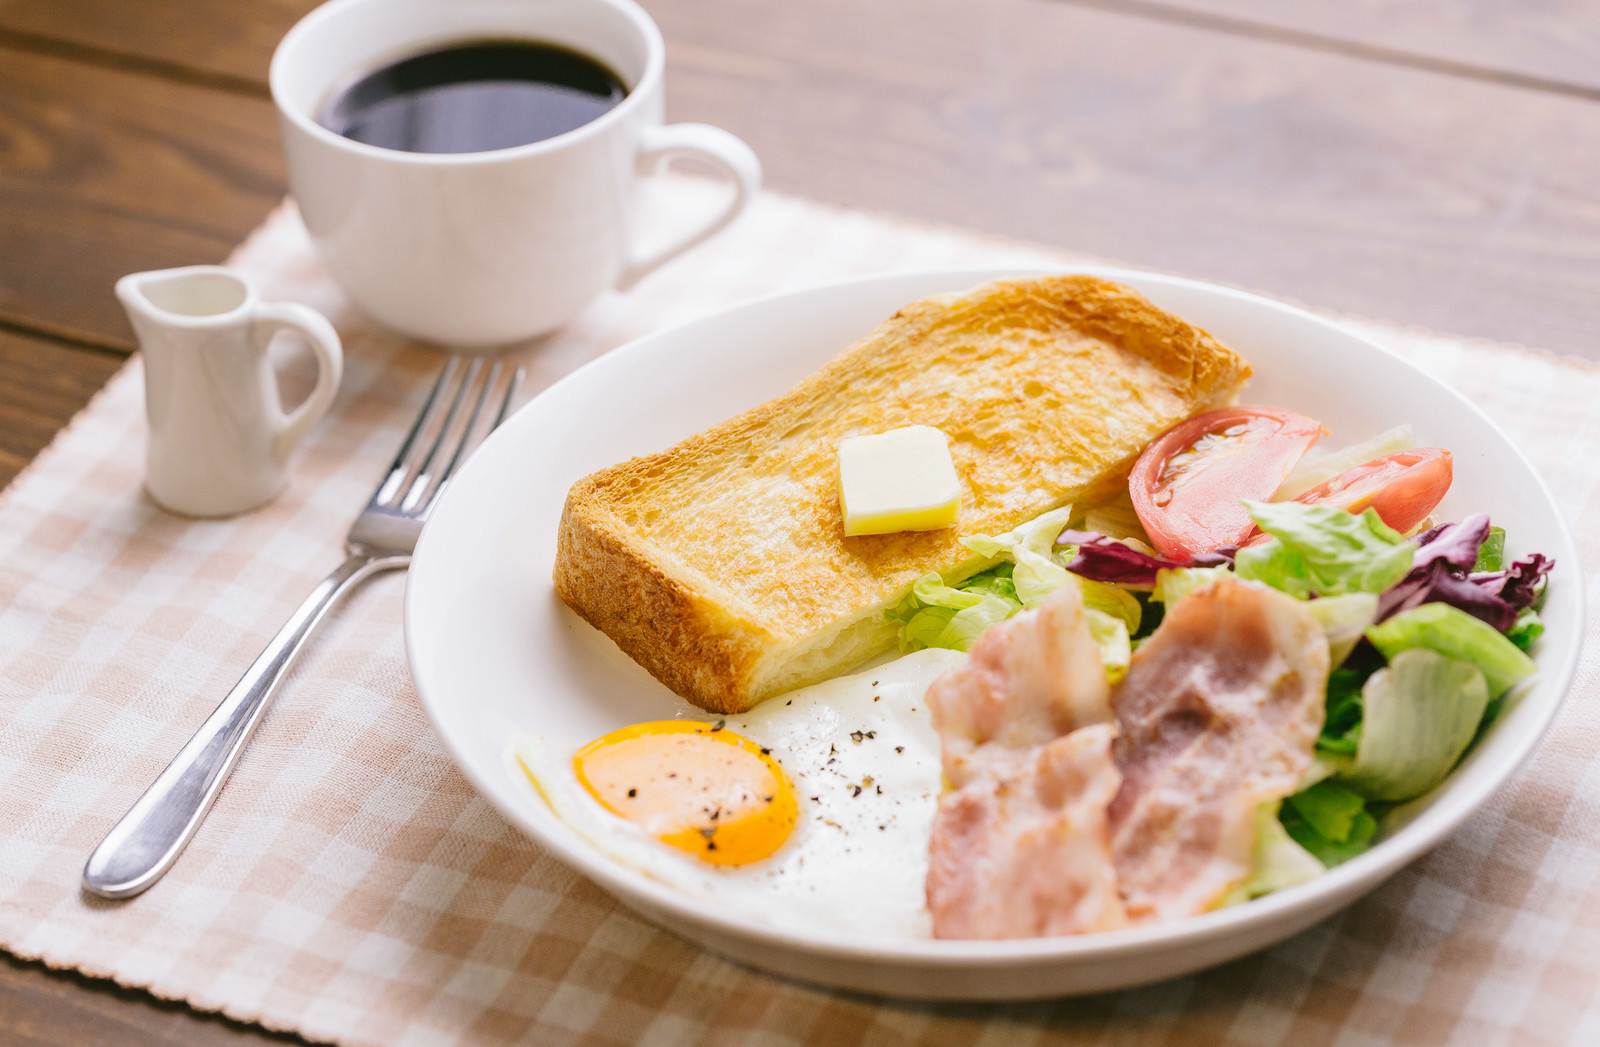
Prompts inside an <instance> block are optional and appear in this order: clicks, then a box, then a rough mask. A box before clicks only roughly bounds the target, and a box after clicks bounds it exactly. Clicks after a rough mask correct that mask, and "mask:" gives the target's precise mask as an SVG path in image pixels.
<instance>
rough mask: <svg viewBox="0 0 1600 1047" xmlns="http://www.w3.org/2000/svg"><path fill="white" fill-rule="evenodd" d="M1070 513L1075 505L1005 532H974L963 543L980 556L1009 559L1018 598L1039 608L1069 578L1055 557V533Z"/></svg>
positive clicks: (1027, 604)
mask: <svg viewBox="0 0 1600 1047" xmlns="http://www.w3.org/2000/svg"><path fill="white" fill-rule="evenodd" d="M1071 516H1072V507H1071V506H1070V505H1064V506H1062V507H1061V508H1060V509H1052V510H1051V511H1050V512H1048V513H1045V514H1044V515H1043V516H1039V517H1035V518H1034V519H1032V520H1030V521H1028V522H1027V523H1025V524H1023V525H1022V526H1020V527H1017V528H1015V529H1014V530H1011V531H1007V532H1006V533H1005V534H1002V535H998V536H995V537H990V536H989V535H986V534H975V535H972V536H971V537H969V538H963V539H961V544H962V545H964V546H966V547H967V548H968V549H971V550H972V551H973V552H975V553H977V554H978V555H979V556H989V557H994V556H1000V557H1005V558H1006V559H1009V560H1010V561H1011V562H1012V564H1013V567H1012V571H1011V580H1012V583H1013V584H1014V585H1015V586H1016V591H1017V599H1019V600H1021V601H1022V606H1024V607H1037V606H1039V604H1041V603H1043V602H1044V601H1045V598H1046V597H1048V596H1049V595H1050V594H1051V593H1053V592H1055V591H1056V588H1057V587H1058V586H1059V585H1060V584H1061V583H1062V582H1063V581H1065V580H1066V578H1067V569H1066V568H1065V567H1063V566H1062V565H1061V563H1060V561H1059V560H1057V559H1056V536H1057V535H1059V534H1060V533H1061V531H1062V529H1063V528H1065V527H1066V526H1067V520H1068V519H1069V518H1070V517H1071Z"/></svg>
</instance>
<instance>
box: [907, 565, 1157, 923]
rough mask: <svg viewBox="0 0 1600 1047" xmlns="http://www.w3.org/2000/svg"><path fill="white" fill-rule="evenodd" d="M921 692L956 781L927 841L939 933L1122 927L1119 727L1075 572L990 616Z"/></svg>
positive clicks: (950, 776)
mask: <svg viewBox="0 0 1600 1047" xmlns="http://www.w3.org/2000/svg"><path fill="white" fill-rule="evenodd" d="M927 700H928V705H929V708H930V709H931V710H932V712H933V723H934V727H935V728H936V729H937V730H938V731H939V734H940V738H941V740H942V742H943V752H944V770H945V777H946V778H947V779H949V781H950V783H951V785H952V786H954V787H955V788H954V791H953V792H947V793H945V794H944V796H942V797H941V798H940V800H939V812H938V815H937V816H936V817H935V819H934V825H933V835H932V838H931V840H930V842H929V851H930V853H929V869H928V880H927V896H928V909H929V911H930V912H931V913H932V915H933V933H934V936H935V937H939V938H1025V937H1036V936H1039V935H1046V934H1075V933H1080V932H1083V931H1097V930H1106V929H1110V928H1113V927H1121V926H1123V925H1124V924H1125V923H1126V922H1127V918H1126V916H1125V915H1124V913H1123V907H1122V901H1121V899H1120V898H1119V897H1118V894H1117V881H1116V872H1115V869H1114V868H1113V866H1112V862H1111V849H1110V845H1111V841H1110V834H1109V830H1108V826H1107V821H1106V811H1107V807H1108V805H1109V804H1110V802H1111V799H1112V797H1114V796H1115V795H1116V793H1117V789H1118V786H1119V784H1120V782H1121V776H1120V775H1119V774H1118V772H1117V769H1116V767H1115V765H1114V764H1113V762H1112V755H1111V753H1112V740H1113V738H1114V737H1115V736H1116V729H1115V727H1113V726H1112V725H1111V724H1109V723H1106V722H1105V721H1107V720H1109V719H1110V718H1111V705H1110V687H1109V685H1108V684H1107V683H1106V676H1105V670H1104V669H1103V668H1102V667H1101V665H1100V654H1099V650H1098V648H1097V647H1096V646H1095V642H1094V638H1093V636H1091V635H1090V633H1089V626H1088V622H1087V621H1086V620H1085V618H1084V613H1083V597H1082V592H1081V590H1080V589H1079V586H1078V583H1077V581H1076V580H1069V581H1068V582H1066V583H1065V584H1063V585H1062V586H1061V588H1060V589H1058V590H1057V591H1056V592H1055V593H1052V594H1051V596H1050V599H1049V600H1047V601H1045V603H1044V604H1043V605H1041V606H1040V607H1038V608H1036V609H1034V610H1031V611H1024V612H1023V613H1022V614H1019V615H1017V616H1016V617H1015V618H1012V619H1011V620H1010V621H1007V622H1003V623H1001V624H1000V625H997V626H995V627H994V628H992V629H990V630H989V631H988V632H987V633H985V634H984V635H983V636H982V637H981V638H980V639H979V640H978V642H977V643H976V644H975V645H974V646H973V649H972V653H971V655H970V656H969V658H968V659H967V660H966V661H965V662H963V663H962V664H961V665H959V666H957V667H956V668H955V669H952V670H951V671H950V672H948V673H946V674H945V675H944V676H941V677H940V678H939V679H938V680H936V681H934V683H933V685H932V686H931V687H930V688H929V689H928V698H927Z"/></svg>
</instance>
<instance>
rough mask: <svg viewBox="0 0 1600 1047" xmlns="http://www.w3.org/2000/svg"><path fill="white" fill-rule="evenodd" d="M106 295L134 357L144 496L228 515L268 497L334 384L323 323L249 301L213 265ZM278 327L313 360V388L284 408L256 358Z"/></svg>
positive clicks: (136, 281) (242, 284)
mask: <svg viewBox="0 0 1600 1047" xmlns="http://www.w3.org/2000/svg"><path fill="white" fill-rule="evenodd" d="M117 298H118V299H119V300H120V301H121V302H122V307H123V308H124V309H126V310H127V311H128V319H129V320H130V321H132V323H133V330H134V333H135V334H136V335H138V338H139V349H140V351H141V352H142V353H143V354H144V382H145V411H146V414H147V416H148V419H149V423H150V438H149V445H148V449H147V453H146V474H145V487H146V489H147V490H148V491H149V492H150V496H151V497H152V498H154V499H155V500H156V501H157V502H158V503H160V504H161V505H162V506H164V507H166V508H168V509H171V510H173V511H174V512H179V513H184V514H187V515H190V516H231V515H233V514H235V513H242V512H245V511H246V510H249V509H254V508H256V507H257V506H259V505H263V504H265V503H267V502H270V501H271V500H272V499H273V498H276V497H277V496H278V494H279V493H280V492H282V491H283V489H284V487H285V485H286V484H287V483H288V469H287V466H288V461H289V456H290V454H291V453H292V452H293V451H294V449H295V446H296V445H297V444H298V443H299V442H300V440H301V438H302V437H304V436H305V434H306V430H308V429H310V428H311V426H312V425H313V424H314V423H315V422H316V421H317V419H319V418H321V417H322V416H323V414H324V413H326V412H327V410H328V408H329V407H330V406H332V404H333V398H334V395H335V393H337V391H338V389H339V377H340V374H341V373H342V371H343V368H344V356H343V353H342V352H341V350H340V345H339V335H338V334H337V333H336V332H335V331H334V329H333V325H332V324H330V323H328V321H327V320H326V319H324V318H323V316H322V315H321V314H320V313H318V312H316V310H314V309H310V308H308V307H306V306H303V305H295V304H291V303H264V302H261V301H259V299H258V298H257V295H256V290H255V288H254V287H253V286H252V285H251V284H250V282H249V281H248V280H246V279H245V278H244V277H243V276H241V275H240V274H238V273H236V272H234V271H232V270H230V269H225V268H223V267H221V266H215V265H195V266H188V267H186V268H183V269H163V270H159V271H155V272H148V273H133V274H131V275H129V276H124V277H123V278H122V279H121V280H118V281H117ZM282 330H290V331H295V332H297V333H299V334H300V335H302V336H304V338H305V339H306V341H307V342H309V343H310V345H311V350H312V353H313V354H314V355H315V357H316V361H317V381H316V385H315V387H314V388H313V389H312V390H311V394H310V395H309V396H307V397H306V399H305V402H304V403H302V404H300V406H299V407H297V408H295V409H294V410H293V411H291V412H289V413H287V414H286V413H285V412H284V410H283V407H282V404H281V401H280V400H279V397H278V381H277V376H276V375H275V374H274V373H273V370H272V364H271V362H270V360H269V359H268V356H267V343H268V342H270V341H271V340H272V336H273V335H274V334H276V333H277V332H278V331H282Z"/></svg>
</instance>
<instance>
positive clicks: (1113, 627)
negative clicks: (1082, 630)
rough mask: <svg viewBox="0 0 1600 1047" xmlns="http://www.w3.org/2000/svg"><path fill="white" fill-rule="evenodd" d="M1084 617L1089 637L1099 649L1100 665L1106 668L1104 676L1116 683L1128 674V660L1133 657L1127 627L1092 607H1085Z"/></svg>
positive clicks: (1113, 617) (1117, 619) (1119, 619)
mask: <svg viewBox="0 0 1600 1047" xmlns="http://www.w3.org/2000/svg"><path fill="white" fill-rule="evenodd" d="M1083 615H1084V617H1085V618H1086V619H1087V620H1088V622H1089V635H1090V636H1093V637H1094V642H1095V644H1096V645H1097V646H1098V647H1099V648H1100V664H1101V665H1104V666H1105V667H1106V676H1107V677H1108V678H1109V679H1110V680H1111V682H1112V683H1116V682H1117V681H1118V680H1120V679H1122V678H1123V677H1124V676H1126V675H1127V673H1128V660H1129V659H1130V658H1132V657H1133V643H1132V641H1131V640H1130V639H1129V633H1128V625H1127V623H1126V622H1125V621H1124V620H1123V619H1121V618H1117V617H1115V616H1113V615H1109V614H1106V613H1105V612H1104V611H1097V610H1095V609H1094V608H1093V607H1085V608H1084V610H1083Z"/></svg>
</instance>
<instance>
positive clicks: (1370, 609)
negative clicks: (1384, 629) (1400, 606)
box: [1306, 593, 1378, 667]
mask: <svg viewBox="0 0 1600 1047" xmlns="http://www.w3.org/2000/svg"><path fill="white" fill-rule="evenodd" d="M1306 606H1307V607H1308V608H1310V609H1311V613H1312V614H1313V615H1314V616H1316V619H1317V621H1318V622H1320V623H1322V631H1323V632H1324V633H1326V634H1327V636H1328V664H1329V665H1332V666H1334V667H1338V666H1340V665H1343V664H1344V660H1345V659H1346V658H1348V657H1350V652H1351V651H1353V650H1355V647H1356V644H1358V643H1360V642H1361V637H1362V636H1364V635H1365V634H1366V631H1367V626H1369V625H1371V624H1372V620H1373V619H1374V618H1376V617H1377V616H1378V594H1377V593H1344V594H1343V595H1340V596H1325V597H1323V598H1322V599H1320V600H1312V601H1311V602H1310V603H1308V604H1306Z"/></svg>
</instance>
